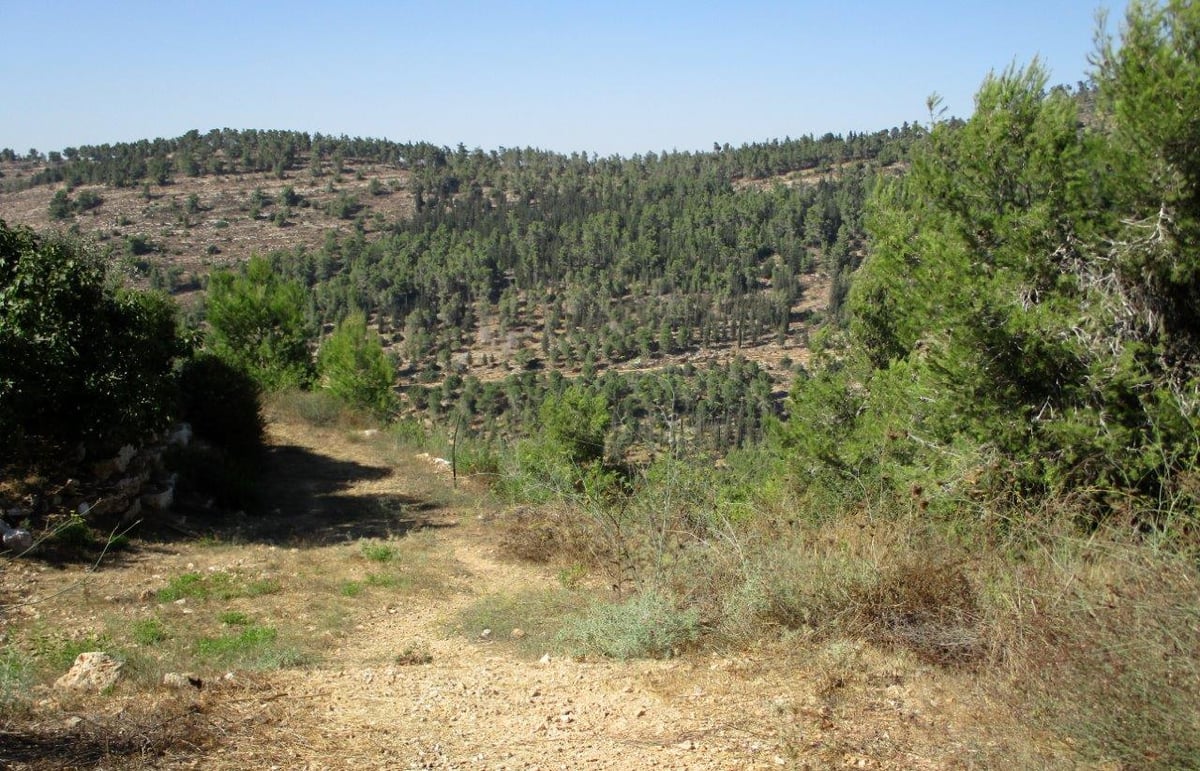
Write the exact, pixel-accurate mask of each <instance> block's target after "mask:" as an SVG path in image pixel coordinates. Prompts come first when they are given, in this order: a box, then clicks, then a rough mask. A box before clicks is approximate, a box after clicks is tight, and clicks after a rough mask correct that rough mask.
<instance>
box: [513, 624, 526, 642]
mask: <svg viewBox="0 0 1200 771" xmlns="http://www.w3.org/2000/svg"><path fill="white" fill-rule="evenodd" d="M510 636H511V637H512V638H513V639H514V640H520V639H522V638H524V637H525V630H524V629H521V628H520V627H517V628H516V629H514V630H512V632H511V633H510Z"/></svg>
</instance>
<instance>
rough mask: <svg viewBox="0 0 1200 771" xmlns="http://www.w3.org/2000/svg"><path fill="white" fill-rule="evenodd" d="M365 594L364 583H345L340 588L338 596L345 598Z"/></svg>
mask: <svg viewBox="0 0 1200 771" xmlns="http://www.w3.org/2000/svg"><path fill="white" fill-rule="evenodd" d="M362 593H363V584H362V581H343V582H342V585H341V586H340V587H339V588H338V594H340V595H342V596H343V597H357V596H358V595H360V594H362Z"/></svg>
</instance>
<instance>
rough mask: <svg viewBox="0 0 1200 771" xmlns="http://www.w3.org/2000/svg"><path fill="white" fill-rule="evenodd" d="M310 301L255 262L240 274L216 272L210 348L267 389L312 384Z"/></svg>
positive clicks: (297, 287)
mask: <svg viewBox="0 0 1200 771" xmlns="http://www.w3.org/2000/svg"><path fill="white" fill-rule="evenodd" d="M304 307H305V296H304V289H303V287H301V286H300V284H298V283H296V282H293V281H286V280H284V279H283V278H281V277H280V276H279V275H278V274H276V273H275V271H274V270H273V269H272V268H271V264H270V263H269V262H268V261H267V260H265V259H263V258H261V257H253V258H251V259H250V261H249V262H248V263H247V264H246V266H245V269H244V270H243V271H242V272H241V273H240V274H235V273H233V272H230V271H217V272H216V273H213V275H212V277H211V278H210V279H209V284H208V313H207V317H208V324H209V334H208V337H207V339H206V341H205V343H206V345H207V347H208V349H209V350H210V351H211V352H212V353H214V354H216V355H217V356H219V357H220V358H222V359H224V360H225V361H227V362H229V363H230V364H232V365H233V366H235V367H237V368H238V369H241V370H243V371H244V372H246V373H247V374H249V375H250V377H252V378H254V380H256V381H257V382H258V384H259V385H260V386H261V387H262V388H264V389H266V390H276V389H280V388H287V387H297V386H303V385H306V384H307V383H308V382H309V380H310V379H311V375H312V358H311V356H310V354H309V350H308V340H309V329H308V323H307V321H306V320H305V318H304Z"/></svg>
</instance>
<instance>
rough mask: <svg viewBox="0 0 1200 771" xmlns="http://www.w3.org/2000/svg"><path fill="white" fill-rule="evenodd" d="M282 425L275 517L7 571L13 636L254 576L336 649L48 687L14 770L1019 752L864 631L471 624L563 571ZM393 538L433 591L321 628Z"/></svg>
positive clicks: (336, 434)
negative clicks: (366, 554)
mask: <svg viewBox="0 0 1200 771" xmlns="http://www.w3.org/2000/svg"><path fill="white" fill-rule="evenodd" d="M270 438H271V442H272V445H273V448H274V449H273V450H272V454H271V457H270V459H269V461H268V468H267V477H268V483H267V492H268V494H269V495H270V496H272V500H275V501H276V502H277V503H278V504H279V505H278V509H279V511H278V512H277V513H276V514H275V515H274V516H276V517H279V518H280V519H278V520H276V521H275V522H274V526H273V528H272V525H271V522H272V518H271V516H268V517H267V519H266V520H265V522H264V523H261V524H260V525H259V526H257V527H253V528H250V527H247V528H243V529H242V531H241V535H240V536H238V537H237V538H233V539H230V540H227V541H225V542H221V543H217V544H213V543H211V542H210V543H203V542H196V541H177V542H141V543H139V544H137V549H136V550H135V551H134V552H133V554H132V555H130V556H126V557H122V558H120V559H119V560H113V561H111V562H109V563H107V564H102V565H101V569H100V570H98V571H97V572H94V573H88V572H87V568H86V566H80V567H76V568H68V569H63V570H51V569H48V568H46V567H44V566H39V565H38V564H37V563H33V562H23V563H16V562H8V563H5V564H4V568H5V571H4V584H6V585H7V587H6V588H7V589H10V590H12V591H13V592H15V593H17V594H18V595H19V596H21V597H23V598H26V599H27V600H31V601H32V602H31V604H27V605H23V606H19V607H15V608H14V607H12V606H10V607H9V608H7V611H8V613H7V617H5V616H0V624H3V627H0V631H3V632H4V634H5V635H6V638H7V639H15V638H16V637H18V636H19V635H18V633H19V630H21V629H22V628H28V625H40V628H43V629H55V630H60V631H62V630H74V631H75V632H77V633H80V634H82V633H84V632H85V631H88V630H96V629H100V628H103V626H104V624H105V623H111V622H112V620H113V619H114V618H137V617H144V616H145V615H146V614H148V613H159V614H164V615H166V616H168V617H170V618H179V619H183V618H184V617H183V616H179V615H178V614H180V613H188V612H189V610H188V609H187V608H189V607H190V606H188V605H187V604H186V603H185V604H171V603H156V602H155V600H154V598H153V591H152V590H155V589H157V588H161V587H162V586H163V584H164V581H165V580H166V577H169V576H172V575H177V574H179V573H181V572H183V571H185V570H195V571H199V572H205V571H212V570H227V569H234V570H238V571H243V572H246V573H248V574H260V575H265V576H272V577H276V578H277V579H279V580H280V581H282V583H283V585H284V591H283V592H282V593H281V594H279V595H270V596H266V597H260V598H256V599H253V600H245V601H244V603H245V604H244V605H243V606H242V607H245V608H246V609H247V610H248V611H253V612H256V613H258V614H260V615H263V616H265V618H266V619H267V620H269V621H271V622H272V623H274V624H276V625H278V626H280V627H281V629H283V628H287V629H291V630H292V632H293V633H294V634H295V635H298V636H299V637H300V638H301V639H304V640H305V641H306V643H307V644H309V645H310V647H311V648H313V649H314V650H317V651H319V653H318V655H317V656H316V658H315V661H314V662H312V663H310V664H309V665H307V666H302V667H299V668H292V669H279V670H273V671H261V672H244V671H237V670H235V671H232V672H231V673H229V674H228V675H223V674H222V673H221V672H207V673H204V677H205V685H204V688H203V689H201V690H198V691H194V692H187V693H180V692H176V691H171V690H169V689H167V688H165V687H164V686H161V685H158V684H157V682H138V681H137V680H136V679H129V680H126V681H124V682H122V683H121V684H119V685H118V687H117V689H116V690H115V691H114V692H113V693H111V694H108V695H106V696H93V697H74V696H72V697H65V696H63V695H62V694H60V693H57V692H54V691H51V690H49V689H46V688H45V687H41V686H39V687H38V689H37V690H36V693H35V694H34V698H33V699H32V701H33V705H34V706H33V707H32V708H31V710H30V712H29V713H28V714H27V715H24V716H23V717H20V718H19V719H17V720H15V722H14V721H9V722H8V723H5V721H4V720H0V747H7V748H8V749H0V759H4V758H5V753H10V754H9V755H8V757H7V760H8V761H9V762H10V766H9V767H11V768H15V769H21V768H59V767H94V768H100V767H103V768H134V767H153V768H206V769H244V768H288V769H293V768H305V769H317V768H321V769H364V768H380V769H383V768H389V769H391V768H408V769H418V768H429V769H459V768H480V769H535V768H540V769H550V768H556V769H557V768H562V769H573V768H580V769H582V768H587V769H596V768H603V769H642V768H675V769H733V768H739V769H741V768H761V769H767V768H841V767H848V768H893V769H913V768H966V767H980V766H990V765H993V764H998V765H1004V764H1003V763H997V761H998V760H1000V759H1002V758H1004V757H1006V756H1009V755H1008V749H1007V748H1008V747H1009V744H1008V741H1007V740H1006V739H1004V738H1003V737H1001V738H997V736H995V735H993V734H994V732H995V731H997V730H1000V729H1003V728H1004V727H1005V726H1008V722H1007V717H1006V716H1003V715H1002V714H1000V713H999V711H998V710H997V709H996V708H995V707H993V706H992V705H991V704H990V703H989V702H988V700H987V699H986V698H985V696H984V695H983V694H982V693H981V690H980V689H979V688H978V687H977V686H976V684H975V682H974V680H973V678H972V676H971V675H970V674H969V673H966V672H959V671H956V670H946V669H938V668H932V667H930V666H927V665H924V664H921V663H919V662H917V661H915V660H913V659H911V658H909V657H906V656H905V655H903V654H901V653H895V652H889V651H884V650H879V649H875V648H872V647H870V646H868V645H865V644H862V643H859V642H850V641H847V642H835V643H828V642H827V643H821V644H817V643H810V642H805V641H803V640H794V641H792V642H790V643H783V642H778V641H775V642H770V643H764V644H763V645H761V646H759V647H755V648H752V649H750V650H741V651H717V652H713V651H707V652H705V651H696V652H690V653H687V654H685V655H683V656H681V657H679V658H676V659H672V660H665V661H632V662H617V661H610V660H576V659H572V658H570V657H564V656H562V655H559V654H558V653H556V652H551V655H550V658H549V659H548V660H547V659H540V660H539V658H538V655H539V650H540V649H538V648H536V647H534V648H532V650H531V649H530V647H529V646H528V645H523V646H522V645H518V644H517V642H520V643H523V644H524V643H528V640H521V641H516V642H515V641H514V640H513V639H511V630H510V629H494V630H492V634H491V635H490V636H488V637H486V638H485V637H483V636H482V634H483V630H481V629H475V628H466V627H464V626H463V623H462V622H461V621H457V622H456V619H461V618H463V616H461V612H462V611H463V609H464V608H467V607H468V606H470V605H472V604H473V603H477V602H479V601H480V600H481V599H483V598H487V597H490V596H495V595H513V594H519V593H521V592H535V593H536V592H539V591H548V590H557V591H560V592H561V591H565V590H562V589H561V587H559V580H558V578H557V577H556V574H555V568H554V567H546V566H532V565H529V564H525V563H519V562H517V561H515V560H513V559H511V558H509V557H507V556H506V555H504V554H502V553H501V552H500V551H499V548H498V545H497V544H498V541H499V537H498V534H497V530H496V526H495V524H494V520H493V518H494V516H495V515H496V514H497V512H496V509H495V506H494V505H493V504H492V503H490V502H489V501H488V499H487V498H486V496H485V495H483V494H482V491H481V490H479V489H478V488H476V487H475V486H474V483H473V482H472V481H471V480H466V481H465V482H462V483H460V485H459V488H458V489H457V490H453V489H451V485H450V480H449V479H448V477H447V475H446V474H445V473H444V472H441V471H440V470H438V468H437V467H436V465H435V464H432V463H430V462H429V460H428V459H422V458H420V457H419V456H414V455H412V454H410V453H409V452H399V451H397V450H396V449H395V448H394V447H390V446H389V445H388V443H387V442H384V441H382V435H381V436H380V437H370V436H365V435H364V434H363V432H362V431H361V430H350V429H339V430H334V429H313V428H310V427H307V426H299V425H294V424H289V423H281V422H275V423H273V424H272V425H271V427H270ZM381 502H382V503H381ZM385 504H386V505H385ZM381 512H384V513H381ZM386 512H391V513H390V514H387V513H386ZM285 521H286V522H287V527H283V526H282V525H281V523H282V522H285ZM193 524H194V523H193ZM389 535H390V537H391V538H392V540H391V541H389V543H396V544H399V545H401V546H404V547H405V548H407V546H406V544H409V542H411V545H412V548H413V551H411V552H405V554H408V555H410V557H406V558H405V559H410V558H411V559H412V560H413V565H411V566H410V565H408V564H405V565H403V568H404V569H406V570H407V569H409V568H410V567H411V568H412V569H413V570H414V571H415V572H414V573H413V574H412V575H414V576H417V577H418V578H420V579H421V581H422V582H424V584H425V586H417V587H415V588H411V589H410V590H407V591H399V590H395V591H389V590H387V589H373V590H372V591H371V592H368V593H366V594H364V595H362V596H359V597H355V598H337V597H336V594H334V595H333V599H334V604H335V605H337V606H338V608H336V609H338V610H340V611H341V612H342V613H343V615H344V618H343V619H342V621H341V622H340V623H339V624H337V625H334V626H332V627H327V628H324V630H322V624H321V622H320V621H319V618H318V617H319V616H320V615H321V614H322V613H328V612H331V606H330V605H329V598H328V597H326V598H324V599H322V596H321V594H320V592H321V587H323V586H324V587H325V588H326V594H330V593H329V592H328V591H327V589H328V585H327V584H321V583H320V581H322V580H334V579H338V578H342V577H346V576H353V575H359V576H361V574H362V570H363V567H364V565H363V563H364V560H363V558H362V555H361V554H360V551H361V549H360V541H359V540H358V539H359V538H362V537H378V536H389ZM411 555H418V556H419V560H418V557H413V556H411ZM366 567H368V568H370V567H371V566H370V565H367V566H366ZM172 614H174V615H172ZM518 623H520V622H519V621H518ZM535 644H536V643H535ZM413 651H419V652H421V654H422V656H421V657H414V656H412V655H411V653H412V652H413ZM424 656H427V657H428V661H427V662H423V661H422V658H423V657H424ZM77 718H78V719H77ZM997 727H999V728H997ZM51 740H53V741H51ZM39 742H40V743H39ZM998 742H999V743H998ZM51 746H53V747H56V748H58V749H55V750H53V751H51V750H49V749H47V748H48V747H51ZM88 752H91V754H87V753H88ZM1020 764H1021V763H1018V765H1020ZM0 765H2V763H0Z"/></svg>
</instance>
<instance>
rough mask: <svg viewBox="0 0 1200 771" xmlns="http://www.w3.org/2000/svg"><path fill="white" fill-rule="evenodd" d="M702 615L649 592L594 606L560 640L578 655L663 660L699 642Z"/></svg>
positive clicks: (569, 625) (660, 594) (572, 624)
mask: <svg viewBox="0 0 1200 771" xmlns="http://www.w3.org/2000/svg"><path fill="white" fill-rule="evenodd" d="M699 622H700V618H699V613H698V612H697V611H695V610H692V609H685V610H680V609H678V608H676V607H675V603H674V602H673V601H672V600H671V599H670V598H669V597H667V596H666V595H664V594H662V593H659V592H655V591H651V590H647V591H643V592H640V593H639V594H636V595H634V596H633V597H631V598H630V599H628V600H626V601H625V602H621V603H605V604H601V605H597V606H595V607H593V608H592V609H591V610H590V611H589V612H588V613H587V614H586V615H585V616H583V617H582V618H580V619H577V620H573V621H572V622H570V623H569V624H568V625H567V626H566V628H564V629H563V631H562V632H561V634H560V636H559V639H560V640H561V641H562V642H563V644H565V645H566V646H567V647H568V648H570V649H572V650H575V651H576V652H578V653H598V654H600V655H603V656H608V657H610V658H614V659H634V658H663V657H669V656H672V655H674V654H675V653H678V652H679V650H680V649H681V648H682V647H684V646H686V645H688V644H689V643H691V642H693V641H694V640H696V638H697V637H699V634H700V623H699Z"/></svg>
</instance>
